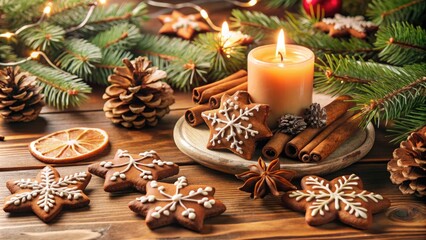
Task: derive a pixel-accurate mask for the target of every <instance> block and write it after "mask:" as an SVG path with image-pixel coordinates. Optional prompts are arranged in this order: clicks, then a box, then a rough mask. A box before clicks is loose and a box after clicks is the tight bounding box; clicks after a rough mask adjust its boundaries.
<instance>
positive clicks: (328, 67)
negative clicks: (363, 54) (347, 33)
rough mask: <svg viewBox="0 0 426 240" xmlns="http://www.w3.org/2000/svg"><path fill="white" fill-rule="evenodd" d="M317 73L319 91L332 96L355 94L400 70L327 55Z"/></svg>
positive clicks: (316, 86)
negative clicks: (363, 87) (365, 86)
mask: <svg viewBox="0 0 426 240" xmlns="http://www.w3.org/2000/svg"><path fill="white" fill-rule="evenodd" d="M324 59H325V60H324V61H323V60H320V64H317V70H316V72H315V88H316V90H317V91H319V92H322V93H327V94H332V95H344V94H355V93H358V92H360V91H361V87H362V86H364V85H367V86H369V85H371V84H372V83H374V82H375V81H378V80H380V79H382V78H385V77H390V76H393V75H395V73H396V72H399V71H400V69H399V68H397V67H392V66H389V65H384V64H379V63H374V62H364V61H362V60H357V59H355V58H354V57H343V56H335V55H325V56H324Z"/></svg>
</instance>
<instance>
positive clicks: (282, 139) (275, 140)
mask: <svg viewBox="0 0 426 240" xmlns="http://www.w3.org/2000/svg"><path fill="white" fill-rule="evenodd" d="M292 138H293V136H291V135H289V134H285V133H282V132H276V133H275V134H274V136H272V138H271V139H269V141H268V143H266V145H265V146H264V147H263V148H262V154H263V156H264V157H265V158H266V159H268V160H273V159H276V158H278V157H279V156H280V155H281V153H282V152H283V149H284V146H285V145H286V143H288V141H290V140H291V139H292Z"/></svg>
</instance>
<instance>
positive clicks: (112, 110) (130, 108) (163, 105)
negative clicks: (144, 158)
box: [103, 57, 174, 128]
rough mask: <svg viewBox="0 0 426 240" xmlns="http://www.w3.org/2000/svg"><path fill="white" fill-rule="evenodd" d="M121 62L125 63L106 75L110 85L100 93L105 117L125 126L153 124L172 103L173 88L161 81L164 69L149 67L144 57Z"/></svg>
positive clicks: (166, 111)
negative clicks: (103, 103)
mask: <svg viewBox="0 0 426 240" xmlns="http://www.w3.org/2000/svg"><path fill="white" fill-rule="evenodd" d="M123 63H124V64H125V65H126V66H124V67H117V68H115V69H114V73H113V74H112V75H110V76H109V77H108V82H110V83H111V85H110V86H109V87H107V89H106V90H105V94H104V95H103V99H105V100H107V101H106V102H105V105H104V111H105V116H106V117H107V118H108V119H111V121H112V122H113V123H115V124H121V125H122V126H124V127H127V128H131V127H134V128H142V127H144V126H146V125H147V126H156V125H157V123H158V120H159V119H161V118H162V117H163V116H164V115H166V114H167V113H169V112H170V109H169V106H170V105H172V104H173V103H174V98H173V89H172V88H171V87H170V86H169V85H168V84H167V83H165V82H162V81H161V80H162V79H164V78H166V76H167V74H166V72H164V71H162V70H158V69H157V68H156V67H151V66H150V65H151V62H150V61H149V60H148V58H146V57H138V58H136V59H135V60H134V61H131V62H130V61H129V60H128V59H123Z"/></svg>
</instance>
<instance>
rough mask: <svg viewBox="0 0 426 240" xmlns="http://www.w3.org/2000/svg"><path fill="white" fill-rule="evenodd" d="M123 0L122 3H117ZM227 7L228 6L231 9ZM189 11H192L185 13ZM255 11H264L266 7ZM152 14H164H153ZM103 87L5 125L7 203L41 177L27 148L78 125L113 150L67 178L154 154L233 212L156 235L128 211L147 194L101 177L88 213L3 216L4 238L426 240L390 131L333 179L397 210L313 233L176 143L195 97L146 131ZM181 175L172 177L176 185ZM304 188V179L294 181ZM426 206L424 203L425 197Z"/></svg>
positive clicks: (153, 27)
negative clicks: (391, 170)
mask: <svg viewBox="0 0 426 240" xmlns="http://www.w3.org/2000/svg"><path fill="white" fill-rule="evenodd" d="M115 2H118V0H115ZM217 6H218V4H217V2H216V3H215V4H207V5H206V8H207V9H208V10H210V9H213V10H211V11H210V16H212V17H213V20H214V21H215V22H217V23H218V22H222V21H223V19H225V18H227V17H229V14H230V9H231V5H226V4H223V6H220V8H219V9H221V10H216V11H215V10H214V9H217V8H218V7H217ZM224 7H225V8H227V9H226V10H224ZM185 10H187V9H185ZM256 10H262V11H265V9H262V8H256ZM149 11H150V13H156V12H158V11H164V9H163V10H161V9H158V8H152V7H150V8H149ZM267 11H269V13H272V14H281V15H282V14H283V11H281V10H267ZM159 26H160V25H159V23H158V22H157V21H156V20H155V19H153V20H151V21H150V22H149V23H148V24H146V29H145V31H150V32H155V31H157V28H158V27H159ZM103 91H104V88H102V87H95V88H94V90H93V92H94V94H92V95H91V98H90V100H89V101H88V103H87V104H85V105H83V106H82V107H80V108H74V109H69V110H67V111H62V112H61V111H58V110H55V109H52V108H45V109H44V110H43V113H42V114H41V117H40V118H39V119H37V120H36V121H35V122H32V123H25V124H7V123H4V122H2V121H1V120H0V135H4V136H6V140H5V141H4V142H0V202H1V204H3V203H4V198H5V197H6V196H7V195H9V191H8V189H7V188H6V186H5V182H6V181H7V180H14V179H20V178H29V177H30V178H31V177H35V175H36V174H37V172H38V171H39V170H40V168H42V167H43V166H44V164H43V163H41V162H39V161H38V160H36V159H35V158H34V157H32V156H31V155H30V153H29V152H28V150H27V147H28V144H29V143H30V142H31V141H32V140H34V139H36V138H38V137H41V136H43V135H45V134H48V133H51V132H53V131H57V130H62V129H66V128H71V127H77V126H84V127H99V128H102V129H104V130H105V131H107V132H108V134H109V135H110V147H109V149H108V151H106V152H105V153H104V154H103V155H101V156H98V157H96V158H95V159H89V160H88V161H83V162H79V163H76V164H69V165H62V166H60V167H58V170H59V172H60V173H61V174H70V173H74V172H76V171H83V170H85V169H87V165H88V164H90V163H92V162H94V161H102V160H108V159H111V158H112V157H113V154H114V152H115V151H116V150H117V149H119V148H122V149H127V150H129V151H131V152H134V151H144V150H151V149H154V150H156V151H158V153H159V155H160V156H161V158H162V159H164V160H170V161H174V162H176V163H178V164H179V165H180V167H181V170H180V175H185V176H187V178H188V181H189V182H190V183H195V184H209V185H213V186H214V187H216V190H217V191H216V197H217V198H218V199H221V200H222V201H223V202H224V204H226V206H227V211H226V212H225V213H224V214H223V215H221V216H219V217H215V218H211V219H208V220H206V222H205V227H204V230H203V232H202V233H195V232H192V231H190V230H187V229H184V228H180V227H179V226H177V225H173V226H168V227H164V228H160V229H157V230H155V231H151V230H149V229H148V228H147V227H146V225H145V223H144V220H143V219H142V218H141V217H140V216H138V215H136V214H134V213H133V212H131V211H130V210H129V208H128V207H127V204H128V202H129V201H131V200H133V199H134V198H136V197H138V196H140V195H141V193H137V192H121V193H115V194H110V193H106V192H104V191H103V189H102V185H103V179H101V178H98V177H96V176H94V177H93V178H92V180H91V182H90V184H89V185H88V187H87V191H86V193H87V194H88V196H89V197H90V199H91V203H90V205H89V207H86V208H82V209H75V210H66V211H63V213H62V214H61V215H60V216H59V217H58V218H57V219H56V220H55V221H53V222H51V223H49V224H45V223H43V222H42V221H40V220H39V219H38V218H37V217H36V216H35V215H33V214H32V213H20V214H8V213H5V212H3V211H0V212H1V213H0V239H49V240H55V239H61V240H65V239H73V240H76V239H152V238H167V239H170V238H185V239H188V238H191V239H193V238H212V239H259V238H276V239H283V238H300V239H349V238H358V239H371V238H380V239H425V236H426V207H425V204H424V202H423V201H422V199H419V198H416V197H414V196H407V195H402V194H401V193H400V192H399V190H398V188H397V186H395V185H393V184H392V183H391V182H390V180H389V174H388V172H387V171H386V162H387V161H388V159H389V158H390V157H391V156H392V150H393V148H394V147H395V146H393V145H391V144H389V143H388V141H389V139H387V138H386V137H385V135H386V134H385V132H384V130H383V129H377V130H376V140H375V144H374V146H373V149H372V150H371V151H370V153H368V154H367V155H366V156H365V157H364V158H363V159H362V160H360V161H359V162H358V163H356V164H354V165H352V166H349V167H347V168H345V169H343V170H339V171H337V172H335V173H333V174H329V175H326V176H325V177H326V178H327V179H332V178H334V177H336V176H338V175H343V174H350V173H355V174H358V175H359V176H360V177H361V178H362V179H363V180H364V185H365V189H368V190H370V191H374V192H378V193H380V194H382V195H384V196H385V197H388V198H389V199H390V200H391V201H392V206H391V207H390V208H389V209H388V210H387V211H386V212H383V213H380V214H377V215H375V216H374V221H373V222H374V224H373V227H372V228H371V229H369V230H367V231H361V230H357V229H354V228H351V227H348V226H346V225H343V224H341V223H339V222H333V223H329V224H326V225H323V226H319V227H311V226H309V225H307V224H306V223H305V221H304V215H303V214H301V213H297V212H293V211H290V210H288V209H285V208H284V207H282V206H281V205H280V203H279V200H278V199H277V198H275V197H266V198H265V199H260V200H251V199H250V198H249V194H247V193H245V192H241V191H239V190H237V187H238V186H240V185H241V184H242V182H240V181H239V180H237V179H236V178H235V177H233V176H232V175H228V174H224V173H220V172H217V171H214V170H210V169H208V168H205V167H203V166H201V165H198V164H197V163H195V162H194V161H192V160H191V159H190V158H189V157H187V156H186V155H185V154H183V153H181V152H180V151H179V150H178V148H177V147H176V146H175V144H174V141H173V127H174V125H175V123H176V121H177V120H178V119H179V118H180V117H181V116H182V115H183V113H184V109H186V108H188V107H190V106H192V105H193V104H192V103H191V101H190V98H191V96H190V95H189V94H185V93H180V92H177V93H176V95H175V96H176V104H175V105H173V107H172V111H171V113H170V114H169V115H167V116H166V117H165V118H164V119H162V121H161V123H160V124H159V126H158V127H156V128H152V129H143V130H127V129H125V128H121V127H117V126H114V125H113V124H112V123H110V122H109V120H107V119H106V118H105V117H104V113H103V111H102V106H103V101H102V99H101V95H102V93H103ZM176 178H177V176H174V177H171V178H168V179H165V181H168V182H173V181H174V180H175V179H176ZM294 182H295V183H297V180H296V181H294ZM423 200H424V199H423Z"/></svg>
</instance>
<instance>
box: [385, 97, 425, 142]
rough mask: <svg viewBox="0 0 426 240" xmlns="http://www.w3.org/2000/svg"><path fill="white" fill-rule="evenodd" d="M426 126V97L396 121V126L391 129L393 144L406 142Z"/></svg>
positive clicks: (420, 99)
mask: <svg viewBox="0 0 426 240" xmlns="http://www.w3.org/2000/svg"><path fill="white" fill-rule="evenodd" d="M425 125H426V97H421V98H419V99H418V100H417V101H416V103H415V104H414V106H413V107H411V111H410V112H409V113H407V114H406V115H403V116H401V117H399V118H398V119H395V121H394V125H393V126H392V127H391V128H390V129H389V132H390V133H391V137H393V139H392V141H391V142H393V143H399V142H401V141H403V140H405V139H406V138H407V137H408V136H409V135H410V133H412V132H415V131H418V130H419V129H420V128H422V127H423V126H425Z"/></svg>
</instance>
